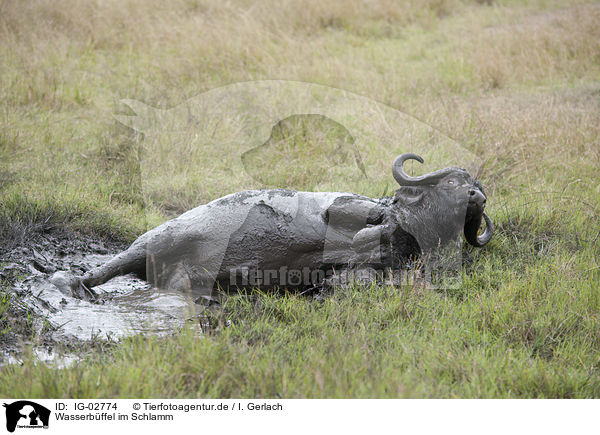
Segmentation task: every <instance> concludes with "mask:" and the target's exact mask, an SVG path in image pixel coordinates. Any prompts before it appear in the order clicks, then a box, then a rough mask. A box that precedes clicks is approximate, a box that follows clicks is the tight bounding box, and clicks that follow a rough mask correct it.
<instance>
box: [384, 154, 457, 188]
mask: <svg viewBox="0 0 600 435" xmlns="http://www.w3.org/2000/svg"><path fill="white" fill-rule="evenodd" d="M407 160H416V161H418V162H419V163H423V158H422V157H421V156H419V155H417V154H413V153H405V154H400V155H399V156H398V157H396V159H395V160H394V163H393V164H392V175H393V176H394V179H395V180H396V181H397V182H398V184H399V185H400V186H422V185H424V184H436V183H437V182H438V181H439V180H440V179H441V178H443V177H445V176H446V175H448V174H449V173H450V172H452V171H453V170H454V168H444V169H440V170H439V171H435V172H430V173H429V174H425V175H421V176H419V177H411V176H409V175H407V174H406V172H404V168H402V165H404V162H405V161H407Z"/></svg>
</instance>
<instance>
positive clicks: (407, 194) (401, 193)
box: [394, 186, 425, 205]
mask: <svg viewBox="0 0 600 435" xmlns="http://www.w3.org/2000/svg"><path fill="white" fill-rule="evenodd" d="M424 193H425V192H424V191H423V188H422V187H421V186H402V187H401V188H400V189H398V190H396V193H395V194H394V203H396V202H399V203H401V204H403V205H412V204H416V203H418V202H420V201H421V199H422V198H423V194H424Z"/></svg>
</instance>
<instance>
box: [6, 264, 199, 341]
mask: <svg viewBox="0 0 600 435" xmlns="http://www.w3.org/2000/svg"><path fill="white" fill-rule="evenodd" d="M111 257H112V255H109V254H107V255H99V254H89V255H80V254H74V255H71V256H63V257H62V258H61V260H62V262H66V263H69V264H70V265H71V268H76V269H79V268H80V267H78V266H82V268H84V269H89V268H91V267H95V266H97V265H100V264H102V263H104V262H106V261H108V260H109V259H110V258H111ZM36 275H37V276H32V277H29V278H27V279H26V280H25V281H23V282H21V283H19V284H17V288H19V289H20V290H24V294H25V297H24V299H23V300H22V302H23V303H24V304H25V305H26V306H27V307H29V308H31V309H32V310H33V311H34V312H35V313H36V314H40V315H42V316H43V317H45V318H46V319H47V320H48V321H49V322H50V323H51V324H52V325H53V326H56V327H58V329H57V330H56V332H55V333H54V334H56V335H58V336H57V337H54V338H56V339H60V338H61V337H60V336H63V337H65V336H66V337H69V338H77V339H79V340H89V339H91V338H93V337H98V338H120V337H123V336H126V335H131V334H135V333H140V332H143V333H148V332H152V333H157V334H160V333H168V332H170V331H173V330H174V328H177V327H178V326H181V325H182V323H183V322H184V321H185V319H187V318H189V317H190V316H191V315H193V314H194V313H193V312H192V311H191V310H193V309H194V307H193V306H192V305H190V303H189V301H188V300H187V299H186V298H185V297H184V296H183V295H182V294H180V293H175V292H173V293H169V292H164V291H159V290H156V289H153V288H151V287H150V286H149V285H148V284H147V283H145V282H144V281H141V280H139V279H137V278H135V277H134V276H131V275H126V276H120V277H116V278H113V279H112V280H110V281H108V282H107V283H105V284H103V285H101V286H98V287H94V290H95V291H96V292H97V293H98V294H99V296H100V298H99V301H98V302H89V301H85V300H80V299H76V298H73V297H69V296H65V295H64V294H63V293H61V292H60V291H59V290H58V289H57V288H56V287H55V286H54V285H53V284H51V283H50V282H49V281H48V274H44V273H39V274H36Z"/></svg>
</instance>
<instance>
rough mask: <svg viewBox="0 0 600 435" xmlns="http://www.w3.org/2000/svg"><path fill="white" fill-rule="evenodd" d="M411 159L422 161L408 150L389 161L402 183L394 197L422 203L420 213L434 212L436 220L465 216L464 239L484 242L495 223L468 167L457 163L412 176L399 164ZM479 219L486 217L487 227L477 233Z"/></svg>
mask: <svg viewBox="0 0 600 435" xmlns="http://www.w3.org/2000/svg"><path fill="white" fill-rule="evenodd" d="M410 159H412V160H417V161H418V162H420V163H423V159H422V158H421V157H420V156H418V155H417V154H412V153H407V154H401V155H399V156H398V157H397V158H396V159H395V160H394V163H393V165H392V174H393V176H394V179H395V180H396V181H397V182H398V184H399V185H400V186H401V188H400V189H399V190H398V191H397V192H396V198H397V199H398V198H401V199H402V201H403V202H404V203H407V202H408V203H411V204H413V206H414V207H416V208H418V206H419V205H421V208H422V211H423V213H427V214H429V215H433V217H434V219H437V220H438V221H443V220H447V217H448V216H449V215H452V213H454V215H455V216H464V225H463V231H464V235H465V239H466V240H467V242H469V243H470V244H471V245H473V246H477V247H482V246H484V245H485V244H487V243H488V242H489V241H490V239H491V238H492V235H493V233H494V225H493V224H492V220H491V219H490V218H489V217H488V215H487V214H485V212H484V209H485V203H486V196H485V192H484V191H483V187H482V186H481V184H479V182H478V181H476V180H474V179H473V178H472V177H471V176H470V175H469V173H468V172H467V171H465V170H464V169H461V168H456V167H449V168H444V169H440V170H439V171H435V172H431V173H429V174H425V175H421V176H418V177H411V176H409V175H407V174H406V172H404V169H403V167H402V166H403V164H404V162H405V161H406V160H410ZM465 201H467V204H466V214H464V213H465V209H464V207H465ZM436 215H437V216H436ZM482 219H483V220H485V224H486V228H485V231H484V233H483V234H481V235H478V234H477V233H478V231H479V227H480V225H481V221H482ZM460 224H461V225H462V222H460Z"/></svg>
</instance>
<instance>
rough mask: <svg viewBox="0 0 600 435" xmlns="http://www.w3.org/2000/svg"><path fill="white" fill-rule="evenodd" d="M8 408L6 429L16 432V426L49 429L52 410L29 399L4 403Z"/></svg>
mask: <svg viewBox="0 0 600 435" xmlns="http://www.w3.org/2000/svg"><path fill="white" fill-rule="evenodd" d="M3 406H4V407H5V408H6V430H8V431H9V432H14V431H15V429H16V428H19V429H21V428H24V429H48V421H49V420H50V410H49V409H48V408H46V407H44V406H42V405H39V404H37V403H35V402H31V401H29V400H19V401H17V402H13V403H10V404H7V403H5V404H3Z"/></svg>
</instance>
